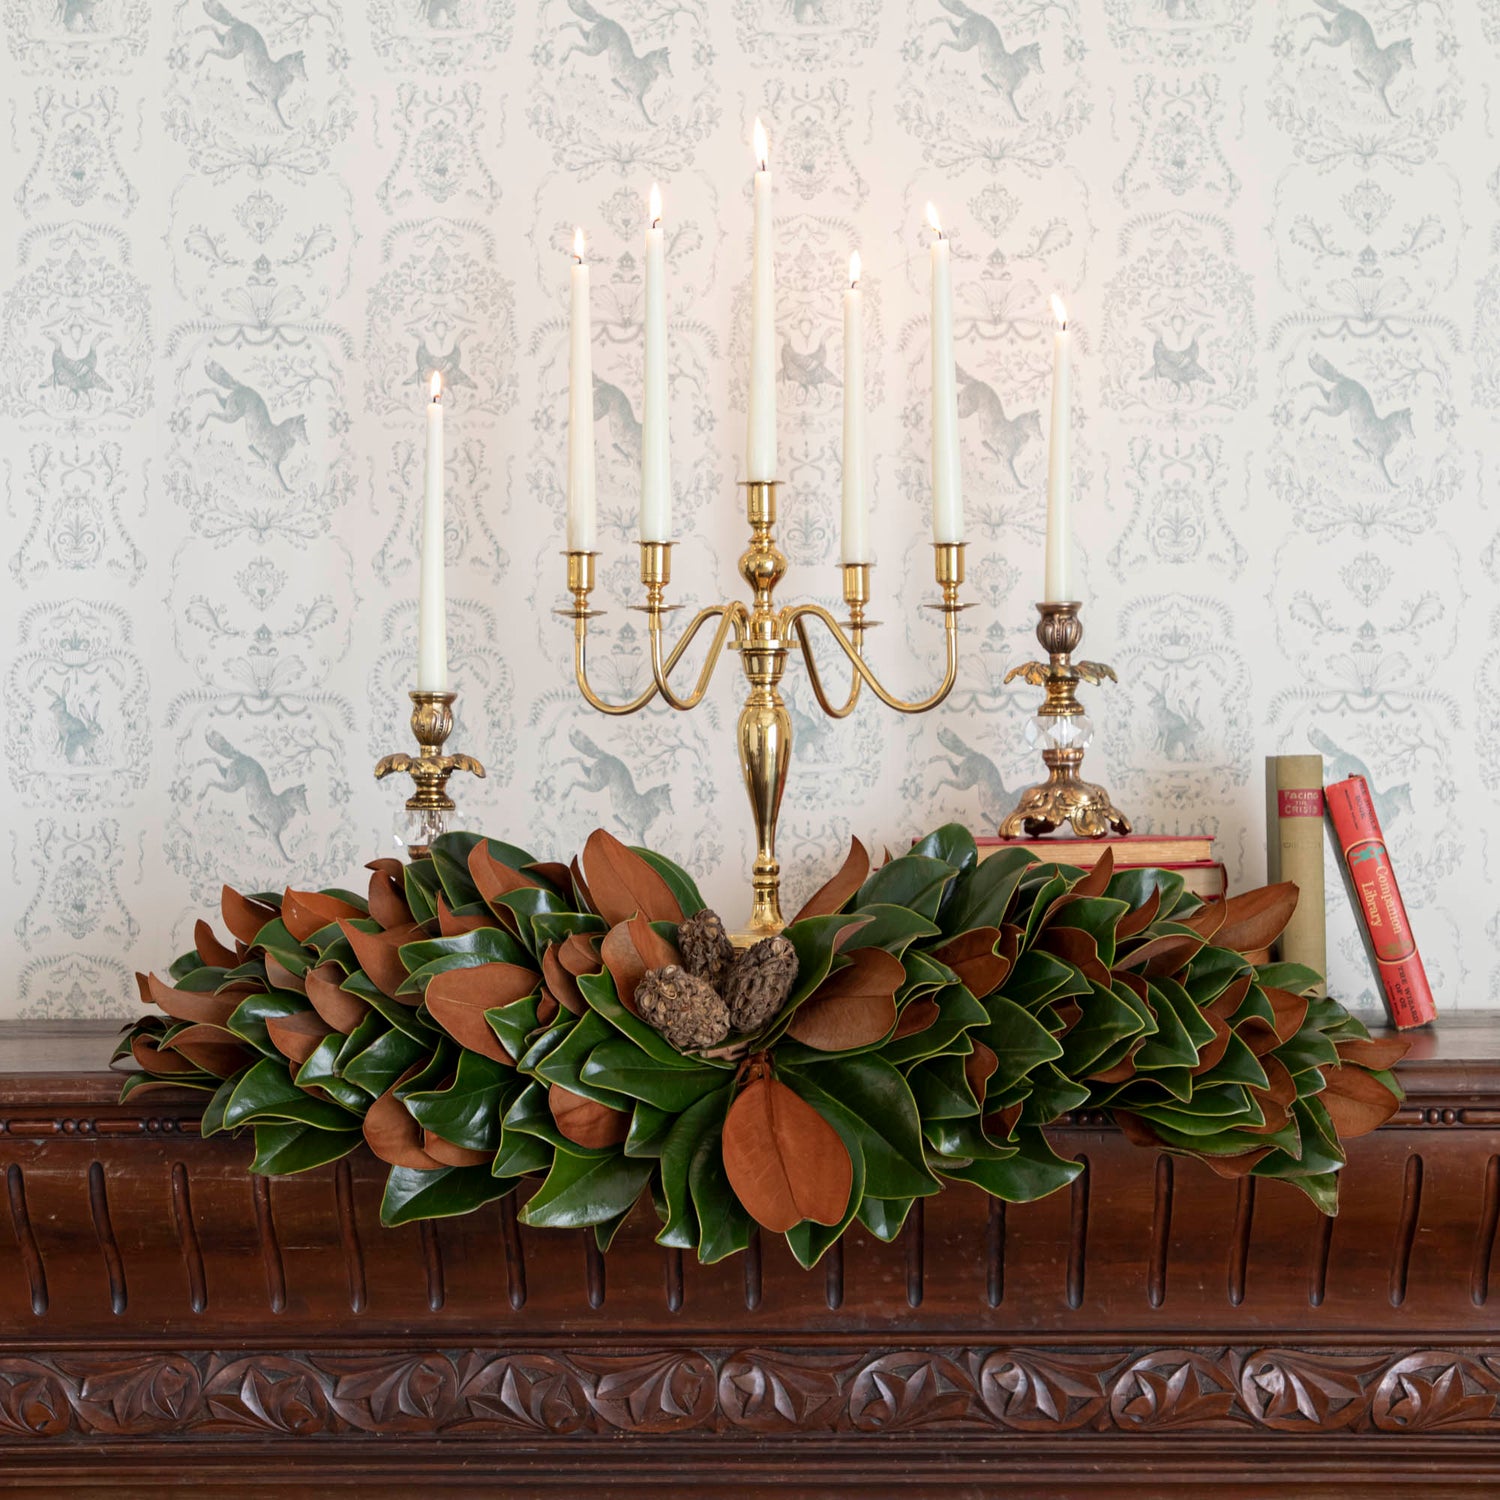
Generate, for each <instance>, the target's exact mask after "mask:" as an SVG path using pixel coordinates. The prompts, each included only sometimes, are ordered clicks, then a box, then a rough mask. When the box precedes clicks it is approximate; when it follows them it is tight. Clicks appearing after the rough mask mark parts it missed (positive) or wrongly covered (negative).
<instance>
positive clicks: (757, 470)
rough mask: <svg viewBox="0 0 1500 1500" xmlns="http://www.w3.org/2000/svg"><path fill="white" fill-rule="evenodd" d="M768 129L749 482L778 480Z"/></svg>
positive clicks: (753, 293)
mask: <svg viewBox="0 0 1500 1500" xmlns="http://www.w3.org/2000/svg"><path fill="white" fill-rule="evenodd" d="M767 149H768V148H767V144H766V128H765V126H764V125H762V124H761V122H760V121H759V120H757V121H756V122H755V160H756V164H757V169H756V173H755V238H754V264H753V267H752V270H751V277H750V394H749V413H748V416H747V419H746V433H745V478H746V479H748V480H752V481H754V480H764V479H775V478H776V273H775V267H774V255H773V243H772V236H773V220H772V215H771V171H770V168H769V166H768V165H767V161H768V158H767V154H766V153H767Z"/></svg>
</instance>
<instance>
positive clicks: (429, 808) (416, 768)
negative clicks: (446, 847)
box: [375, 688, 484, 859]
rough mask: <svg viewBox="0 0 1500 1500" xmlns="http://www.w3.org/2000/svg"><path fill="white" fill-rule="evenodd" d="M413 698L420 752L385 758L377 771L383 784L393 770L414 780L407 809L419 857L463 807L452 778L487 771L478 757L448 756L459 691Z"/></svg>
mask: <svg viewBox="0 0 1500 1500" xmlns="http://www.w3.org/2000/svg"><path fill="white" fill-rule="evenodd" d="M408 696H409V697H410V698H411V703H412V709H411V732H412V736H413V737H414V738H415V740H416V742H417V754H415V755H412V754H410V753H408V752H407V751H405V750H401V751H398V752H397V753H396V754H394V755H384V756H382V757H381V758H380V761H379V762H378V764H377V765H376V767H375V779H376V780H377V781H380V780H381V779H382V778H384V777H386V776H389V775H390V774H391V773H392V772H400V771H404V772H406V774H407V775H408V776H410V777H411V779H412V783H413V789H412V794H411V796H410V797H408V798H407V799H406V810H407V812H408V813H409V814H410V817H411V826H412V828H413V829H414V830H415V831H416V835H417V836H416V837H415V838H413V839H411V840H410V842H408V844H407V846H406V847H407V852H408V853H409V854H410V855H411V857H412V858H413V859H422V858H425V857H426V855H427V854H428V852H429V850H430V849H431V846H432V843H433V840H434V839H436V838H437V837H438V835H439V834H441V833H443V832H445V831H446V829H447V826H448V815H449V814H450V813H452V812H454V811H455V810H456V807H457V804H456V803H455V802H454V800H453V798H452V797H450V796H449V795H448V778H449V777H450V776H452V775H453V773H454V772H455V771H467V772H469V774H470V775H473V776H479V777H482V776H483V775H484V767H483V766H482V765H480V763H479V762H478V761H477V760H475V759H474V757H473V756H472V755H445V754H444V753H443V745H444V743H445V742H446V740H447V738H448V736H449V735H450V734H451V733H452V732H453V704H454V702H455V700H456V699H457V698H458V694H457V693H447V692H442V693H438V692H429V691H427V690H425V689H422V688H418V689H416V690H415V691H414V692H412V693H410V694H409V695H408Z"/></svg>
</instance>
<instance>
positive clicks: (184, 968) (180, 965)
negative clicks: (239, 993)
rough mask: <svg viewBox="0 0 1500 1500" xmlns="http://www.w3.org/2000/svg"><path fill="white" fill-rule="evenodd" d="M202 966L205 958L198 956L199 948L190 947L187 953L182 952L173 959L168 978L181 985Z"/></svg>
mask: <svg viewBox="0 0 1500 1500" xmlns="http://www.w3.org/2000/svg"><path fill="white" fill-rule="evenodd" d="M202 966H203V960H202V959H201V958H199V957H198V950H197V949H196V948H189V949H188V951H187V952H186V953H180V954H178V956H177V957H176V958H175V959H173V960H172V967H171V968H170V969H168V970H167V978H168V979H170V980H171V981H172V983H173V984H175V985H178V986H180V985H181V983H182V981H183V980H184V979H186V978H187V976H188V975H189V974H191V973H192V972H193V971H194V970H195V969H199V968H202ZM219 972H220V973H222V972H223V970H222V969H221V970H219Z"/></svg>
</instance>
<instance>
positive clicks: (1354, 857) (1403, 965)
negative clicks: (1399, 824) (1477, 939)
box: [1324, 776, 1437, 1030]
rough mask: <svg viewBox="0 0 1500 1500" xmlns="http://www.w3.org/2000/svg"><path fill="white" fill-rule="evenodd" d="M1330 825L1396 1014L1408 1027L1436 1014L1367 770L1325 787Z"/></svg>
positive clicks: (1361, 924) (1388, 1003) (1388, 1004)
mask: <svg viewBox="0 0 1500 1500" xmlns="http://www.w3.org/2000/svg"><path fill="white" fill-rule="evenodd" d="M1324 802H1325V805H1326V808H1327V812H1328V826H1329V830H1330V831H1331V833H1332V835H1333V841H1334V846H1335V847H1336V848H1337V850H1338V854H1339V869H1340V871H1341V872H1342V874H1343V876H1344V886H1345V889H1346V890H1347V891H1348V892H1349V903H1350V905H1351V906H1353V908H1354V912H1355V915H1356V916H1357V917H1358V918H1359V929H1360V936H1361V937H1362V938H1363V939H1364V943H1365V951H1366V952H1367V953H1368V954H1369V955H1370V967H1371V968H1373V969H1374V970H1375V975H1376V977H1377V978H1378V979H1379V980H1380V985H1381V988H1382V989H1383V990H1384V991H1385V1003H1386V1008H1387V1009H1388V1010H1389V1011H1390V1014H1391V1020H1392V1021H1393V1022H1394V1023H1395V1024H1396V1025H1397V1026H1398V1027H1400V1028H1402V1029H1403V1030H1405V1029H1406V1028H1407V1027H1411V1026H1425V1025H1427V1023H1428V1022H1429V1021H1433V1020H1436V1018H1437V1006H1436V1005H1434V1004H1433V1000H1432V989H1431V987H1430V986H1429V985H1428V983H1427V971H1426V970H1425V969H1424V968H1423V967H1422V956H1421V954H1419V953H1418V952H1417V940H1416V938H1414V937H1413V936H1412V930H1411V923H1410V922H1409V921H1408V920H1407V916H1406V907H1405V906H1404V905H1403V904H1402V901H1401V891H1400V889H1399V888H1398V887H1397V885H1396V872H1395V870H1394V869H1392V868H1391V856H1390V854H1389V852H1388V851H1387V849H1386V847H1385V836H1384V835H1383V834H1382V833H1381V831H1380V819H1379V818H1377V817H1376V816H1375V804H1374V802H1372V801H1371V800H1370V788H1369V787H1368V786H1367V785H1366V784H1365V779H1364V777H1363V776H1351V777H1349V778H1348V779H1347V780H1345V781H1335V782H1334V783H1333V785H1332V786H1330V787H1328V788H1326V789H1325V792H1324Z"/></svg>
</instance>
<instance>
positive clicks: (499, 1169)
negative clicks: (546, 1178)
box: [490, 1126, 554, 1177]
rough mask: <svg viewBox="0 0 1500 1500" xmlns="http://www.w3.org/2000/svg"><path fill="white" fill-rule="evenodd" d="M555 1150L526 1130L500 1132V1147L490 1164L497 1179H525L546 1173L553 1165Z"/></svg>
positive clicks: (547, 1142)
mask: <svg viewBox="0 0 1500 1500" xmlns="http://www.w3.org/2000/svg"><path fill="white" fill-rule="evenodd" d="M553 1151H554V1148H553V1146H552V1144H551V1142H550V1141H545V1140H543V1139H542V1137H541V1136H539V1135H531V1134H529V1133H528V1132H526V1131H524V1130H507V1129H505V1128H504V1127H503V1126H502V1127H501V1130H500V1146H499V1149H498V1150H497V1151H496V1152H495V1159H494V1161H492V1162H491V1163H490V1173H491V1175H493V1176H495V1177H524V1176H526V1175H528V1174H529V1173H534V1172H545V1171H546V1170H547V1169H548V1168H549V1167H550V1166H551V1165H552V1157H553Z"/></svg>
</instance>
